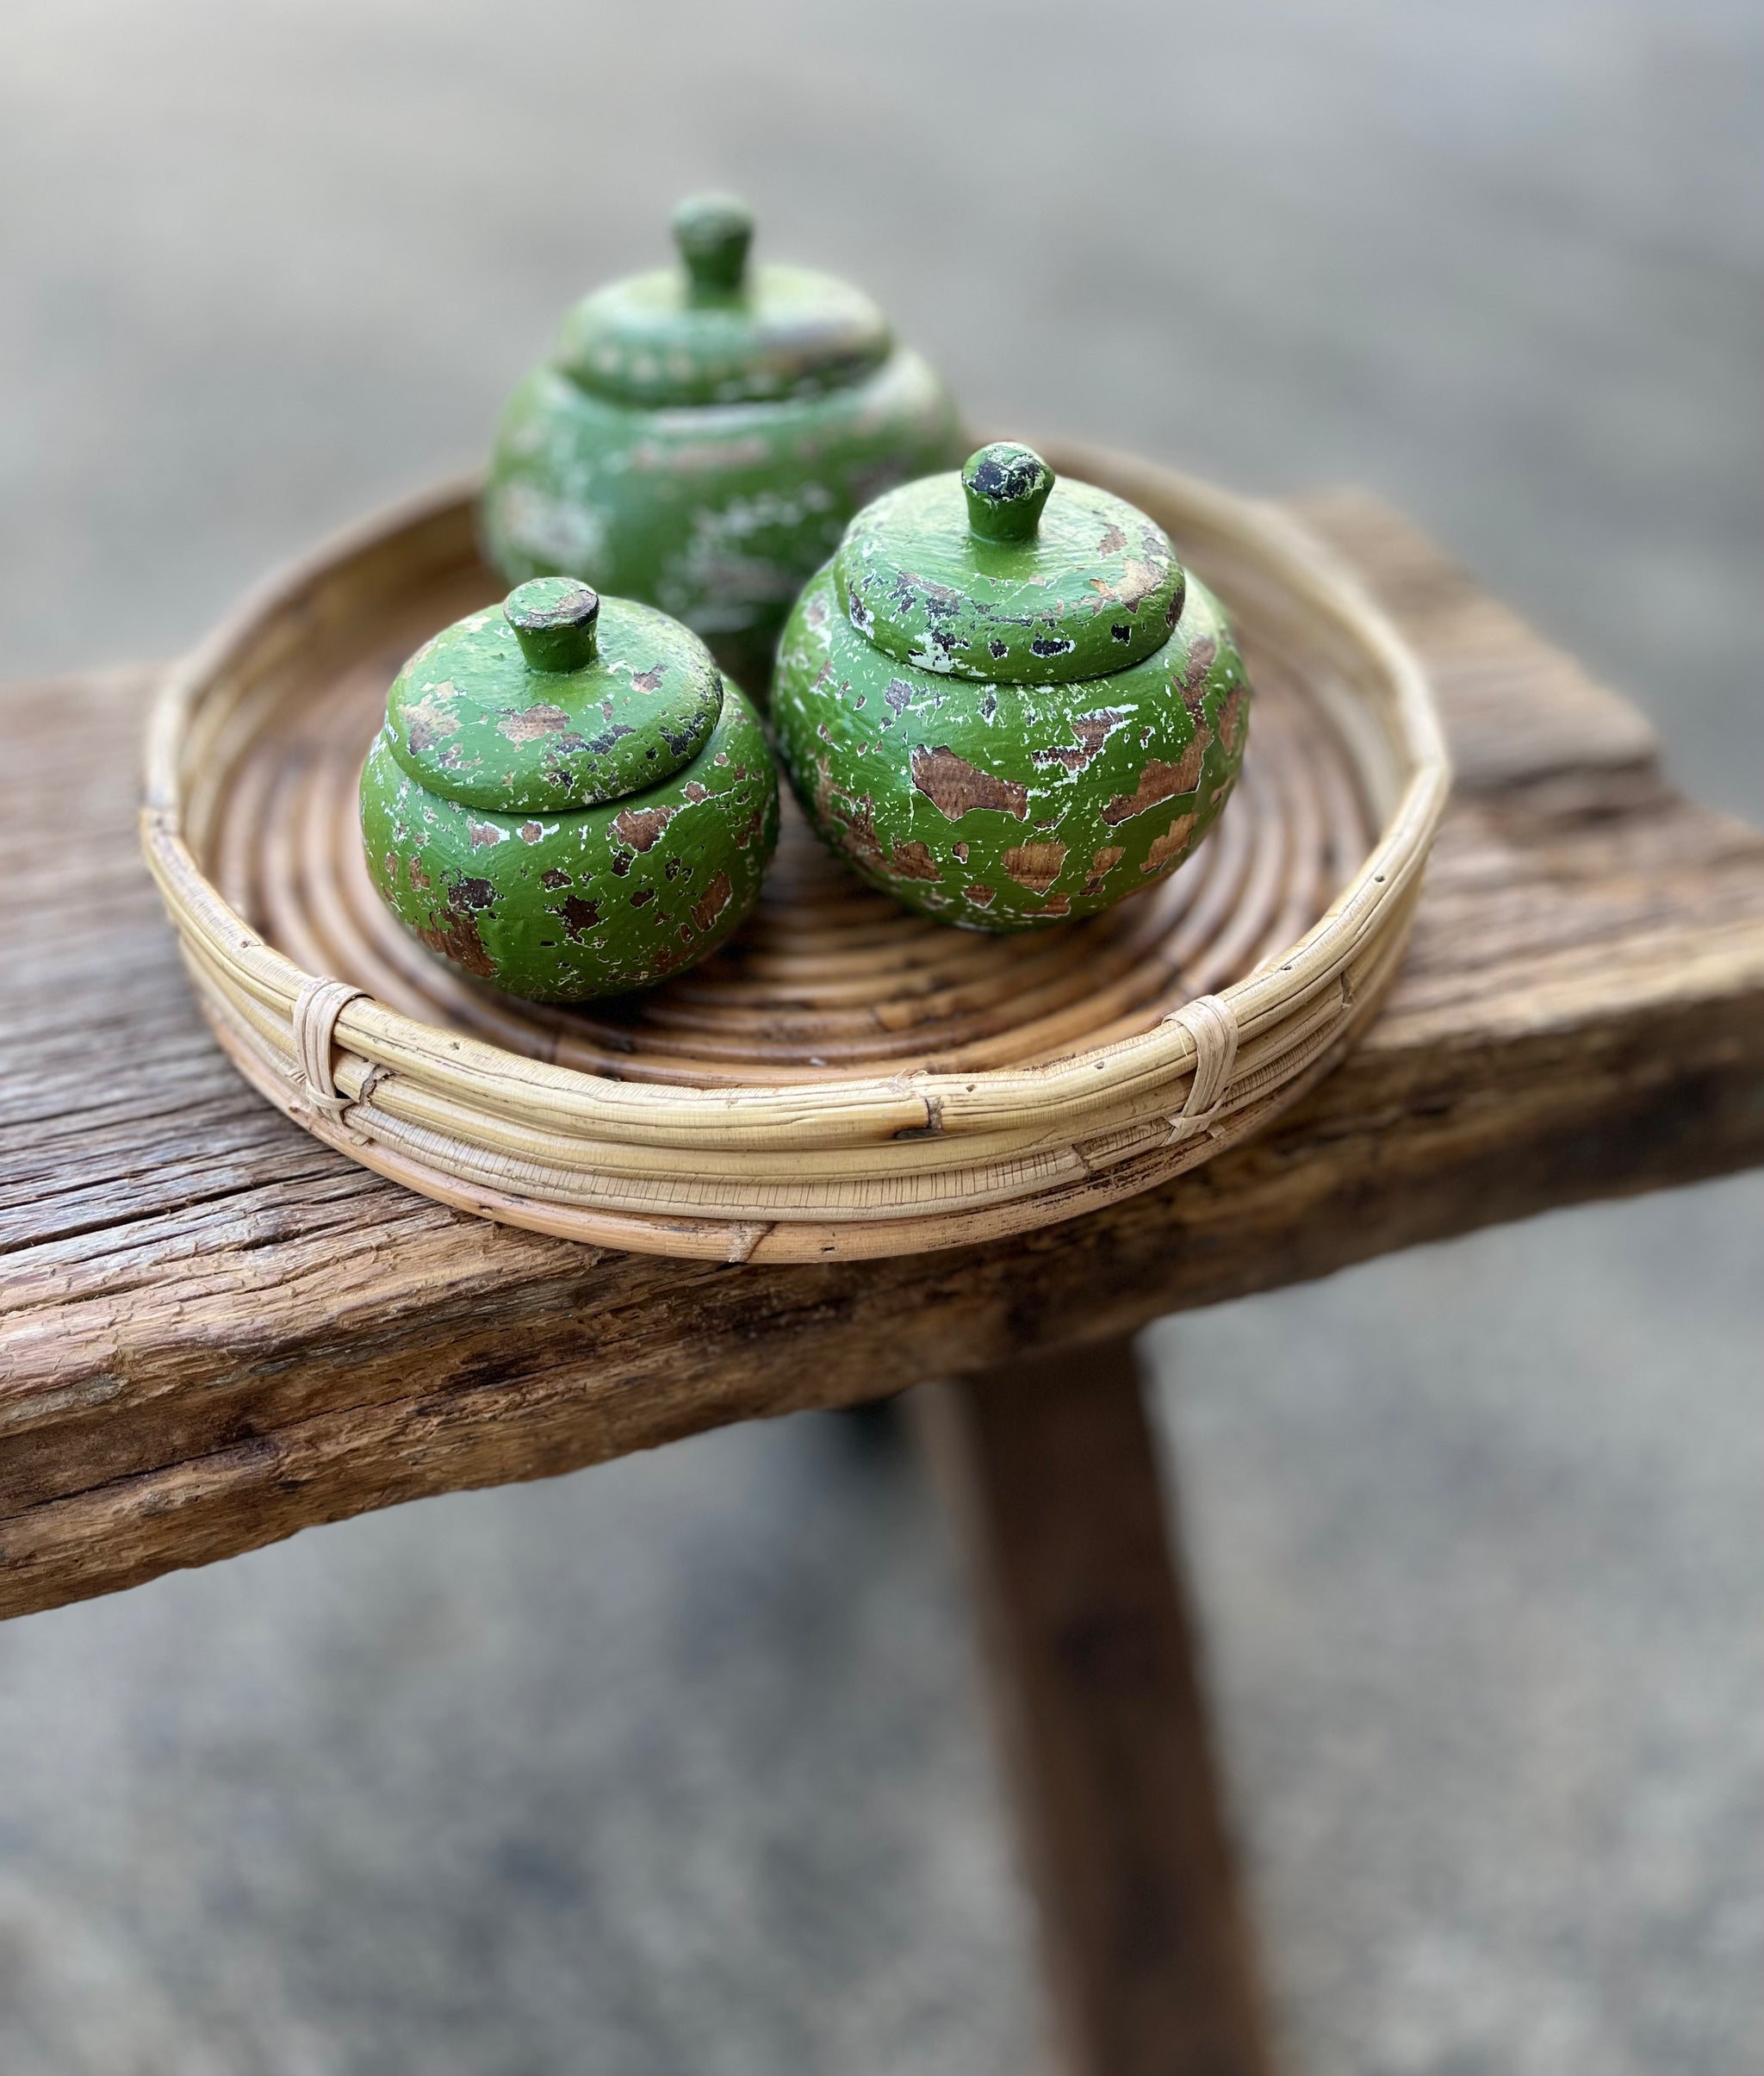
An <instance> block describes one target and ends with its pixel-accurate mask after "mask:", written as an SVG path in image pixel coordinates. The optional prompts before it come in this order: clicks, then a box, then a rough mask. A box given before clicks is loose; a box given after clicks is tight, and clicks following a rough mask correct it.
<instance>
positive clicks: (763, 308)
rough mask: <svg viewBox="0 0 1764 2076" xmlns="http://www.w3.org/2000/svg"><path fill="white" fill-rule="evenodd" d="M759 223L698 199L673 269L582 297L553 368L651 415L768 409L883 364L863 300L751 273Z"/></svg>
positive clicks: (819, 285)
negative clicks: (702, 408) (695, 407)
mask: <svg viewBox="0 0 1764 2076" xmlns="http://www.w3.org/2000/svg"><path fill="white" fill-rule="evenodd" d="M753 235H754V219H753V214H752V212H751V211H750V210H749V209H748V208H747V207H746V205H745V204H744V203H742V202H736V201H735V200H734V199H733V198H732V197H731V196H727V195H696V196H692V197H690V198H689V199H688V200H686V201H685V202H681V203H680V207H679V208H677V209H676V210H675V211H674V244H675V245H676V246H678V247H679V249H680V265H679V266H678V267H677V268H672V269H669V270H668V271H666V272H663V273H657V274H637V275H633V276H631V277H630V278H629V279H628V280H625V281H615V282H612V283H609V284H608V285H607V286H606V288H604V289H596V290H595V291H594V293H593V295H587V296H585V297H584V298H583V299H582V301H581V302H579V303H578V304H577V305H576V306H575V309H573V310H572V311H571V312H570V314H569V315H568V317H567V318H565V320H563V328H562V332H561V333H559V335H558V340H557V347H556V353H555V354H554V356H553V358H554V359H555V361H556V364H557V366H558V367H560V368H561V369H562V370H563V372H564V373H565V374H566V375H568V376H571V377H572V378H573V379H574V380H575V382H578V383H580V384H581V387H582V388H585V389H592V390H593V391H594V392H595V393H596V394H597V395H601V396H606V397H610V398H612V400H613V401H615V402H618V403H623V404H636V405H640V406H643V407H646V408H649V409H658V408H662V407H668V406H675V405H682V404H739V403H770V402H773V401H777V400H778V399H780V398H781V397H790V396H811V395H816V394H817V393H818V392H820V391H822V390H824V389H833V388H839V387H841V386H842V384H845V383H847V382H855V381H856V380H857V379H858V378H859V377H860V376H863V375H866V374H867V373H868V372H869V370H871V369H872V368H873V367H876V366H878V365H879V364H880V363H881V362H882V361H883V360H885V358H886V357H887V355H888V351H889V348H890V346H891V345H892V343H893V339H892V334H891V333H890V331H889V328H888V322H887V320H886V319H885V317H884V316H883V314H882V313H881V311H880V310H879V309H878V308H876V305H875V304H874V303H873V302H872V301H871V300H870V298H869V297H868V296H867V295H864V294H863V293H862V291H861V290H860V289H854V288H853V287H852V286H851V285H850V283H848V282H843V281H840V280H837V279H836V278H835V277H834V276H832V275H830V274H817V273H812V272H811V271H810V270H809V269H808V268H806V267H785V266H761V267H755V266H749V264H748V246H749V245H750V244H751V243H752V240H753Z"/></svg>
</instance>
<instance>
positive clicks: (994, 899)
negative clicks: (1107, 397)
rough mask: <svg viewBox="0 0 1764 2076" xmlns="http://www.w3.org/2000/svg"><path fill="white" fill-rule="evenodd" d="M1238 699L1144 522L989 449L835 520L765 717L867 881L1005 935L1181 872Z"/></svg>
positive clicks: (1241, 696)
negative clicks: (830, 554) (830, 552)
mask: <svg viewBox="0 0 1764 2076" xmlns="http://www.w3.org/2000/svg"><path fill="white" fill-rule="evenodd" d="M1249 698H1250V688H1249V683H1248V681H1247V680H1246V678H1245V674H1244V668H1243V660H1242V658H1241V656H1239V652H1238V647H1237V643H1236V642H1235V641H1234V639H1233V635H1232V631H1231V627H1230V625H1229V624H1228V622H1227V619H1226V617H1225V614H1224V612H1223V611H1222V610H1221V606H1220V604H1219V601H1218V600H1216V599H1215V598H1214V596H1213V594H1211V593H1210V592H1209V591H1208V589H1207V587H1206V586H1205V585H1204V584H1202V583H1201V582H1200V581H1199V580H1198V579H1196V577H1194V576H1193V575H1189V573H1188V572H1187V571H1185V570H1184V569H1183V567H1182V564H1181V563H1179V562H1178V561H1177V556H1176V552H1175V550H1174V549H1173V548H1172V547H1171V543H1170V539H1169V537H1168V536H1167V535H1166V534H1165V531H1164V530H1163V529H1162V527H1160V526H1158V525H1156V524H1155V523H1154V522H1153V521H1152V519H1148V518H1147V517H1146V514H1145V513H1143V512H1140V511H1138V510H1137V509H1136V508H1135V507H1134V506H1132V505H1130V504H1127V502H1126V501H1125V500H1122V499H1121V498H1118V497H1115V496H1112V495H1110V494H1109V493H1108V492H1106V491H1103V490H1099V489H1096V488H1093V487H1092V486H1091V485H1090V484H1087V483H1079V482H1065V481H1063V482H1055V481H1054V477H1053V471H1052V470H1051V469H1049V468H1048V467H1047V463H1045V462H1044V461H1042V460H1041V458H1040V456H1039V455H1037V454H1035V453H1034V451H1032V450H1031V449H1029V448H1028V447H1022V446H1016V445H1013V444H997V445H993V446H989V447H983V448H981V449H980V451H978V453H977V454H974V455H972V457H970V458H969V460H968V462H967V464H966V467H965V468H964V469H962V470H961V472H960V474H959V475H958V474H955V473H953V472H952V473H947V474H944V475H935V476H930V477H927V478H926V479H924V480H923V481H921V482H914V483H909V484H906V485H904V487H902V488H899V489H897V490H894V491H891V492H890V493H889V494H887V495H885V496H884V497H882V498H879V499H878V500H876V502H875V503H873V504H872V505H870V506H869V507H866V509H865V510H864V511H863V512H861V513H859V515H858V517H857V518H856V519H854V520H853V522H852V524H851V525H850V527H849V528H848V531H847V532H846V535H845V538H844V540H843V541H842V543H841V544H840V548H839V550H838V553H837V554H836V555H835V556H834V558H833V559H832V561H831V562H829V563H828V564H827V565H826V567H825V568H824V569H822V570H821V571H820V572H819V574H818V575H817V576H816V577H815V578H814V579H813V581H811V583H810V584H809V586H808V587H807V588H806V590H804V593H803V595H802V597H801V599H800V600H798V604H797V606H796V608H795V610H794V611H793V612H792V614H791V617H790V619H789V622H788V624H787V625H786V629H785V631H784V636H783V638H782V641H781V643H780V650H779V659H778V668H777V674H776V676H775V678H774V680H773V693H772V721H773V730H774V731H775V734H776V737H777V741H778V747H779V750H780V755H782V757H783V759H784V761H785V764H786V768H787V770H788V772H789V774H790V777H791V780H792V784H793V786H795V789H796V792H797V793H798V797H799V798H800V799H801V801H802V803H803V805H804V809H805V811H807V813H808V815H809V817H810V819H811V822H812V823H813V824H814V825H815V828H816V829H817V830H818V831H819V833H820V835H821V836H822V837H823V839H824V840H825V841H826V842H828V843H829V844H830V845H831V846H832V847H833V848H834V849H835V850H837V851H838V852H840V853H841V854H842V855H843V856H844V857H845V858H846V859H848V861H850V863H851V864H852V865H854V867H856V868H857V870H858V871H859V872H860V873H862V874H863V876H864V877H865V878H866V880H871V881H873V883H874V884H875V885H876V886H880V887H882V888H884V889H885V891H886V892H889V893H891V894H892V895H893V896H894V897H895V898H896V899H898V900H899V901H902V902H904V903H905V904H906V905H907V906H908V907H909V908H914V909H918V910H920V911H922V912H923V913H925V914H927V915H930V916H935V917H940V918H941V919H942V920H943V921H945V922H949V923H964V924H966V925H968V926H970V927H972V928H975V929H991V930H1016V929H1034V928H1036V927H1038V926H1040V925H1042V924H1046V923H1053V922H1057V921H1059V920H1060V919H1061V918H1062V917H1068V916H1084V915H1090V914H1094V913H1095V912H1096V911H1097V910H1099V909H1103V908H1107V907H1109V906H1110V905H1111V904H1113V903H1115V902H1116V901H1119V900H1121V899H1122V898H1124V897H1125V896H1127V895H1128V894H1131V893H1134V892H1139V891H1140V889H1141V888H1143V887H1146V886H1150V885H1152V883H1153V882H1155V881H1156V880H1158V879H1159V878H1161V877H1162V876H1163V875H1164V874H1165V873H1169V872H1171V871H1173V870H1174V869H1175V868H1176V867H1177V866H1178V865H1180V864H1181V863H1182V861H1183V859H1184V858H1186V857H1187V856H1188V855H1189V853H1190V852H1191V851H1192V850H1193V849H1194V848H1195V846H1196V844H1197V843H1198V842H1200V841H1201V839H1202V836H1204V835H1205V834H1206V832H1207V830H1208V828H1209V827H1210V826H1211V825H1212V824H1213V822H1214V819H1215V817H1217V816H1218V814H1219V812H1220V811H1221V808H1222V807H1223V806H1224V805H1225V803H1226V800H1227V798H1228V797H1229V795H1230V792H1231V789H1232V787H1233V785H1234V784H1235V782H1236V780H1237V775H1238V772H1239V768H1240V767H1241V765H1242V762H1243V754H1244V743H1245V737H1246V734H1247V730H1248V721H1249Z"/></svg>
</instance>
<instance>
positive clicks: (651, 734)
mask: <svg viewBox="0 0 1764 2076" xmlns="http://www.w3.org/2000/svg"><path fill="white" fill-rule="evenodd" d="M361 819H362V842H363V848H364V851H365V854H366V857H367V862H368V869H369V872H370V876H371V877H372V879H373V882H374V885H375V886H376V888H377V890H378V892H379V893H380V895H381V898H382V899H383V900H384V901H385V902H386V903H387V904H388V907H390V908H391V910H392V911H393V913H394V915H396V916H397V917H399V919H400V921H401V922H402V923H404V924H405V925H406V926H407V928H408V929H411V930H413V932H414V933H415V934H416V935H417V936H419V938H421V940H422V941H423V942H424V943H425V944H426V945H427V946H428V947H429V948H430V949H431V950H432V951H434V952H437V953H439V954H441V955H442V956H443V957H444V958H446V959H449V960H452V962H453V963H454V964H455V965H457V966H459V967H463V969H464V970H465V971H466V972H467V973H472V974H474V975H475V976H476V977H477V978H478V979H482V980H489V981H494V983H495V984H496V985H498V986H500V987H503V988H506V990H507V991H509V992H510V993H511V994H516V995H521V996H525V998H528V999H529V1000H531V1001H537V1002H576V1001H581V1000H584V999H585V998H587V997H589V996H593V995H607V994H621V993H624V992H625V991H628V990H629V989H631V988H637V987H645V986H648V985H650V984H651V983H653V982H655V981H657V980H660V979H663V978H665V977H666V976H667V975H668V973H677V972H679V971H680V969H681V968H682V967H687V966H691V965H693V963H694V962H695V961H696V960H699V959H702V958H703V957H704V956H705V954H706V953H708V952H711V951H713V950H715V948H717V945H719V944H720V943H721V942H723V940H724V938H725V937H727V936H728V935H729V934H730V931H731V930H733V929H735V927H736V924H737V923H740V922H741V921H742V918H743V917H745V916H746V914H747V913H748V911H749V910H750V909H751V908H752V906H753V904H754V901H755V898H756V897H757V895H758V893H759V891H760V881H761V878H762V877H763V875H764V873H765V868H766V863H767V860H768V859H769V858H770V856H771V855H772V850H773V845H774V844H775V843H776V842H777V839H778V780H777V774H776V772H775V769H774V768H773V762H772V757H771V753H770V751H769V750H768V749H767V744H766V739H765V734H764V730H762V728H761V724H760V720H759V717H758V715H757V714H756V713H755V711H754V708H753V706H752V705H751V704H750V703H749V702H748V699H746V698H745V696H744V695H743V694H742V693H741V692H740V691H739V690H738V689H737V688H736V687H735V686H733V685H730V684H728V683H726V682H725V681H724V680H723V679H722V677H721V676H720V674H718V672H717V667H716V665H715V663H714V662H712V660H711V656H709V654H708V653H707V652H706V650H705V648H704V645H703V644H702V643H700V642H699V640H698V639H697V637H695V636H693V635H692V634H691V633H689V632H688V631H686V629H685V628H683V627H680V626H679V625H676V624H675V623H674V621H672V620H669V619H668V618H667V617H666V616H665V615H664V614H662V613H660V612H656V611H655V608H654V607H652V606H640V605H637V604H635V603H634V602H633V601H631V600H628V599H606V600H601V599H599V597H598V596H597V595H596V594H595V593H594V592H593V591H592V590H591V589H589V588H588V587H587V586H586V585H584V584H581V583H579V582H576V581H575V580H573V579H562V578H557V577H544V578H539V579H537V580H536V581H533V582H531V583H528V584H525V585H522V586H521V587H519V589H517V590H516V591H514V592H512V593H511V594H510V596H509V598H508V600H507V601H506V604H505V605H503V606H493V607H491V608H489V609H488V610H487V611H485V612H475V613H473V614H471V615H470V616H469V618H465V619H463V620H460V621H457V622H456V623H455V625H452V626H451V627H449V628H445V629H444V630H443V631H442V632H441V633H440V634H438V635H437V636H436V637H435V638H434V639H433V640H432V642H430V643H426V644H425V647H423V648H422V649H420V650H418V652H417V654H416V655H415V656H413V657H412V658H411V660H410V662H408V663H407V664H406V665H405V667H404V668H403V670H402V671H401V672H400V673H399V675H398V677H397V679H396V680H395V681H394V684H393V687H392V688H391V691H390V692H389V693H388V696H387V718H386V725H385V727H384V728H383V729H382V730H381V732H380V734H379V736H378V737H376V739H375V743H374V746H373V749H371V750H370V753H369V756H368V761H367V764H366V766H365V768H363V773H362V786H361Z"/></svg>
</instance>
